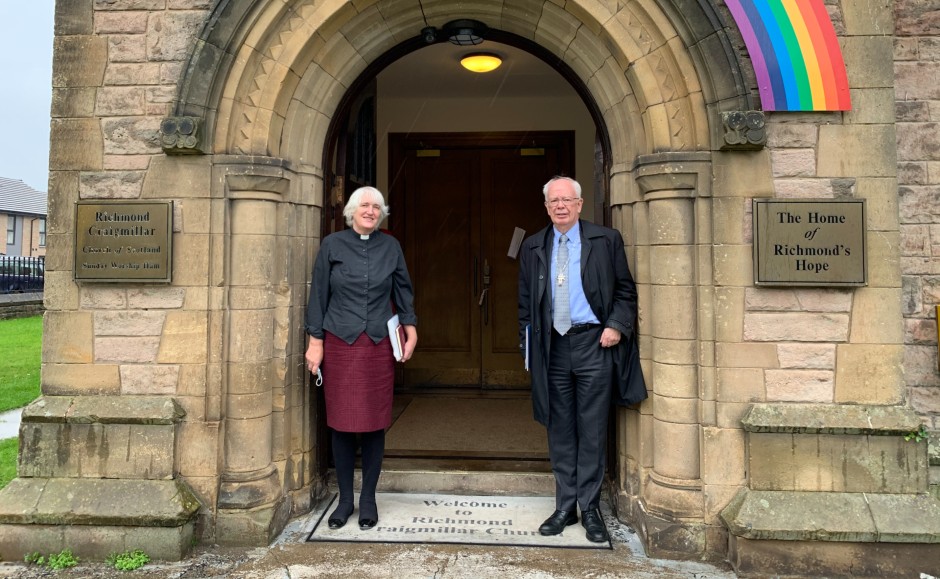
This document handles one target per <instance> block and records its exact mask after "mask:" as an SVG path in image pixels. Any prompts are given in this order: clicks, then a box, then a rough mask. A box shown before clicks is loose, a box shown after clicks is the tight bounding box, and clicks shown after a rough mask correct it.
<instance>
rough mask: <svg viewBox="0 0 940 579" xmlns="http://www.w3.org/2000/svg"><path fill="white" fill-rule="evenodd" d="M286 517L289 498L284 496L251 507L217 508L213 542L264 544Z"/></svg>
mask: <svg viewBox="0 0 940 579" xmlns="http://www.w3.org/2000/svg"><path fill="white" fill-rule="evenodd" d="M289 517H290V501H288V500H287V498H286V497H281V498H280V499H279V500H278V501H277V502H275V503H272V504H268V505H263V506H260V507H255V508H252V509H219V512H218V514H217V515H216V523H215V530H216V542H218V543H219V544H220V545H229V546H236V547H266V546H268V545H270V544H271V543H272V542H273V541H274V539H276V538H277V536H278V534H279V533H280V532H281V531H282V530H283V529H284V527H285V526H286V525H287V520H288V518H289Z"/></svg>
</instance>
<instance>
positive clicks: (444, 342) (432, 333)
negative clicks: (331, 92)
mask: <svg viewBox="0 0 940 579" xmlns="http://www.w3.org/2000/svg"><path fill="white" fill-rule="evenodd" d="M389 140H390V147H389V152H390V167H389V168H390V178H389V181H390V194H389V195H390V203H391V205H392V207H399V208H401V210H400V211H398V212H397V213H396V212H394V211H393V214H392V219H391V224H390V225H391V232H392V233H393V234H394V235H396V236H397V237H398V238H399V239H400V240H401V241H402V245H403V247H404V250H405V258H406V260H407V262H408V267H409V271H410V272H411V275H412V281H413V283H414V285H415V309H416V311H417V314H418V320H419V336H420V338H419V341H418V350H417V352H416V354H415V356H414V358H413V359H412V360H411V361H409V363H408V364H407V365H405V366H404V368H403V373H402V379H401V385H402V386H403V387H404V388H406V389H408V388H413V387H425V386H427V387H458V388H466V387H469V388H483V389H503V388H523V389H525V388H528V384H529V379H528V374H527V373H526V371H525V369H524V367H523V359H522V356H521V355H520V353H519V333H518V322H517V320H518V316H517V308H518V283H517V282H518V262H517V259H516V251H517V250H518V246H519V244H520V243H521V241H522V238H523V237H524V236H527V235H531V234H533V233H535V232H536V231H538V230H539V229H541V228H543V227H544V226H545V225H546V224H548V218H547V216H546V213H545V211H544V209H543V206H542V193H541V187H542V185H543V184H544V182H545V181H546V180H547V179H548V177H550V176H551V175H555V174H560V173H564V174H570V173H571V167H572V158H571V157H572V152H573V141H574V135H573V134H572V133H570V132H555V133H550V132H533V133H522V132H520V133H461V134H448V133H438V134H430V133H428V134H412V135H404V134H393V135H390V139H389Z"/></svg>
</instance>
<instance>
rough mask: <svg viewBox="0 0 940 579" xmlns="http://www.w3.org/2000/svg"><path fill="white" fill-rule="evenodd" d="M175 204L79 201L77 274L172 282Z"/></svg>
mask: <svg viewBox="0 0 940 579" xmlns="http://www.w3.org/2000/svg"><path fill="white" fill-rule="evenodd" d="M172 243H173V204H172V203H171V202H169V201H165V202H148V203H138V202H129V203H114V202H110V203H107V202H94V203H91V202H85V201H79V202H78V204H77V206H76V215H75V279H76V281H101V282H120V281H137V282H169V281H170V274H171V271H170V270H171V265H172V263H173V258H172V257H173V256H172Z"/></svg>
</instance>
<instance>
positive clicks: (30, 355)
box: [0, 316, 42, 488]
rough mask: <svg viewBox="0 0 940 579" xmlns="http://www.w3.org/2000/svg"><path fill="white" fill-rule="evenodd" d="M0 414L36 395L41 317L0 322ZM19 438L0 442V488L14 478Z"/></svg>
mask: <svg viewBox="0 0 940 579" xmlns="http://www.w3.org/2000/svg"><path fill="white" fill-rule="evenodd" d="M0 352H3V356H0V412H5V411H7V410H13V409H14V408H20V407H21V406H26V405H27V404H29V403H30V402H32V401H33V400H35V399H36V398H37V397H38V396H39V364H40V358H41V354H42V316H33V317H31V318H20V319H16V320H0ZM18 449H19V439H17V438H5V439H3V440H0V488H3V487H5V486H6V485H7V483H9V482H10V481H11V480H13V478H14V477H15V476H16V454H17V450H18Z"/></svg>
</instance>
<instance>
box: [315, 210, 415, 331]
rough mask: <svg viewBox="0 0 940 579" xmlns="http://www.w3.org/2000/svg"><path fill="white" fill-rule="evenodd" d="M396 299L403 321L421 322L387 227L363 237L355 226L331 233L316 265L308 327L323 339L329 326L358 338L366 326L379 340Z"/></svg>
mask: <svg viewBox="0 0 940 579" xmlns="http://www.w3.org/2000/svg"><path fill="white" fill-rule="evenodd" d="M392 302H394V303H395V310H396V311H395V313H397V314H398V316H399V319H400V321H401V323H402V325H410V326H413V325H417V321H418V320H417V317H416V316H415V311H414V290H413V289H412V287H411V277H410V276H409V275H408V269H407V267H406V266H405V255H404V253H402V250H401V245H400V244H399V243H398V240H397V239H395V238H394V237H392V236H391V235H388V234H386V233H383V232H381V231H375V232H373V233H372V234H370V235H369V236H368V239H361V237H360V235H359V234H358V233H356V232H355V231H354V230H353V229H352V228H350V229H344V230H343V231H338V232H336V233H333V234H330V235H328V236H326V238H325V239H324V240H323V243H322V244H320V252H319V253H318V254H317V260H316V263H315V264H314V266H313V276H312V279H311V282H310V301H309V302H308V304H307V322H306V328H307V333H308V334H310V335H311V336H313V337H315V338H320V339H322V338H323V332H324V330H326V331H328V332H330V333H331V334H333V335H334V336H336V337H338V338H340V339H342V340H343V341H344V342H346V343H347V344H352V343H353V342H355V341H356V338H358V337H359V335H360V334H361V333H362V332H365V333H366V334H367V335H368V336H369V338H371V339H372V341H373V342H374V343H378V342H379V341H381V340H382V338H384V337H385V336H387V335H388V327H387V326H386V323H387V322H388V320H389V318H391V317H392V315H393V312H392V305H391V304H392Z"/></svg>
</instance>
